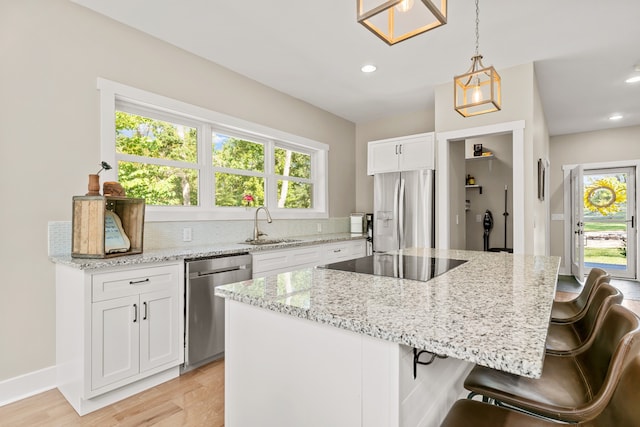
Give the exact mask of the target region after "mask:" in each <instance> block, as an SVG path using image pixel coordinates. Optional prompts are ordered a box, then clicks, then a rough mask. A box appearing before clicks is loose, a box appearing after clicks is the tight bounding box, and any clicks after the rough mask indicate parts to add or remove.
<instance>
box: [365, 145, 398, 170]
mask: <svg viewBox="0 0 640 427" xmlns="http://www.w3.org/2000/svg"><path fill="white" fill-rule="evenodd" d="M397 170H398V143H397V142H396V141H388V142H379V141H376V142H370V143H369V145H368V146H367V174H368V175H373V174H376V173H384V172H395V171H397Z"/></svg>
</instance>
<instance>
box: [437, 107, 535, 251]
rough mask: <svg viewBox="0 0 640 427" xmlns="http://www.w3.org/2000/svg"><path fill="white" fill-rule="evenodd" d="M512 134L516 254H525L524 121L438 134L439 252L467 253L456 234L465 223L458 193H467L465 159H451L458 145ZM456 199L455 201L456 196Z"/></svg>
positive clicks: (513, 233) (513, 222) (513, 215)
mask: <svg viewBox="0 0 640 427" xmlns="http://www.w3.org/2000/svg"><path fill="white" fill-rule="evenodd" d="M501 134H510V135H511V137H512V144H513V153H512V159H513V164H512V167H513V192H512V194H513V198H512V201H511V203H512V208H513V212H512V214H511V216H510V219H511V220H512V230H513V231H512V239H513V253H515V254H523V253H525V229H524V224H525V212H524V207H525V164H524V159H525V155H524V153H525V146H524V120H519V121H513V122H505V123H498V124H493V125H487V126H480V127H476V128H468V129H460V130H456V131H449V132H438V133H437V134H436V136H437V149H436V153H437V159H436V170H437V171H438V172H437V176H436V224H437V227H436V247H437V248H440V249H451V248H458V249H464V246H462V245H460V239H459V236H458V235H456V230H457V229H459V228H461V224H462V223H463V222H464V217H465V211H464V209H465V206H464V200H465V198H464V196H461V197H460V199H461V200H462V203H460V204H459V205H458V204H457V200H458V197H457V195H458V194H459V193H458V192H463V191H465V183H464V175H463V173H464V170H465V166H464V162H465V160H464V158H461V161H460V162H459V163H462V165H458V162H455V161H454V160H453V158H452V156H453V155H457V153H456V146H459V144H457V142H458V141H463V140H466V139H469V138H474V137H478V136H487V135H501ZM454 194H455V195H456V197H453V195H454Z"/></svg>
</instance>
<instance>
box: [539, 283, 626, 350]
mask: <svg viewBox="0 0 640 427" xmlns="http://www.w3.org/2000/svg"><path fill="white" fill-rule="evenodd" d="M622 299H623V295H622V292H620V290H618V289H617V288H615V287H613V286H611V285H610V284H608V283H603V284H601V285H600V286H599V287H598V288H597V289H595V290H594V291H593V292H591V295H590V296H589V301H588V302H587V310H586V312H585V315H584V316H583V317H581V318H580V319H578V320H576V321H575V322H572V323H555V322H551V323H550V324H549V331H548V332H547V343H546V352H547V353H548V354H563V353H566V352H571V351H576V350H577V349H578V348H579V347H580V346H582V345H584V344H585V343H586V342H587V341H588V340H589V337H591V335H592V334H593V332H594V329H595V325H596V323H597V320H598V318H601V317H604V315H605V314H606V312H607V310H608V309H609V307H610V306H612V305H614V304H620V303H622Z"/></svg>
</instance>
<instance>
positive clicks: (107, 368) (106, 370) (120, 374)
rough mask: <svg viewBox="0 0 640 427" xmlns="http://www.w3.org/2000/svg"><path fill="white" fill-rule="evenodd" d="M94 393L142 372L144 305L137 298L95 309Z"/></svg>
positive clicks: (92, 348)
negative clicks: (140, 353) (142, 319)
mask: <svg viewBox="0 0 640 427" xmlns="http://www.w3.org/2000/svg"><path fill="white" fill-rule="evenodd" d="M91 317H92V319H91V389H92V390H96V389H98V388H100V387H104V386H106V385H109V384H112V383H114V382H116V381H120V380H122V379H125V378H129V377H131V376H133V375H136V374H137V373H138V372H139V360H140V358H139V343H140V338H139V333H140V328H139V326H138V325H139V322H140V320H141V317H140V304H139V299H138V296H137V295H134V296H129V297H123V298H116V299H111V300H107V301H100V302H96V303H94V304H92V307H91Z"/></svg>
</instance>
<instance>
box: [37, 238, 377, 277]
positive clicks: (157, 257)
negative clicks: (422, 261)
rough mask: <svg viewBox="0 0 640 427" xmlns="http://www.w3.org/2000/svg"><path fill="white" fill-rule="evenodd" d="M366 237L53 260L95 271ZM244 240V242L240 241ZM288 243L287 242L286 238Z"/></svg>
mask: <svg viewBox="0 0 640 427" xmlns="http://www.w3.org/2000/svg"><path fill="white" fill-rule="evenodd" d="M364 238H366V235H364V234H351V233H336V234H316V235H312V236H292V237H287V238H286V240H288V241H285V242H280V243H274V244H268V245H250V244H245V243H220V244H211V245H207V246H197V247H180V248H169V249H158V250H150V251H146V250H145V251H144V252H143V253H141V254H138V255H124V256H118V257H113V258H98V259H96V258H74V257H72V256H71V255H70V254H69V255H54V256H50V257H49V259H50V260H51V261H52V262H54V263H56V264H64V265H67V266H70V267H74V268H77V269H80V270H93V269H101V268H110V267H118V266H126V265H136V264H149V263H155V262H164V261H177V260H184V259H189V258H206V257H211V256H218V255H233V254H238V253H244V252H249V253H255V252H258V251H269V250H277V249H287V248H294V247H298V246H309V245H318V244H325V243H333V242H341V241H345V240H362V239H364ZM238 240H242V239H238ZM283 240H284V239H283ZM293 240H295V241H293Z"/></svg>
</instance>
